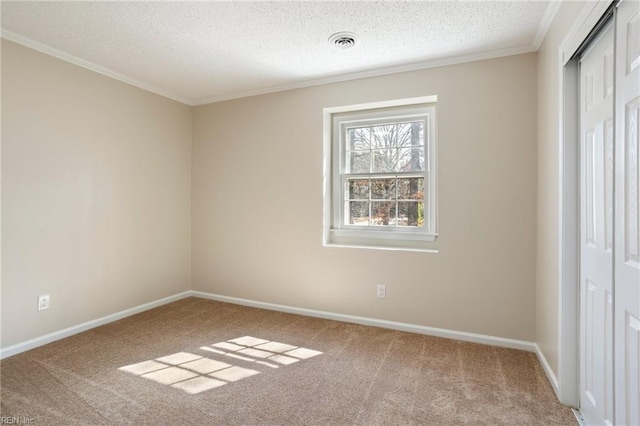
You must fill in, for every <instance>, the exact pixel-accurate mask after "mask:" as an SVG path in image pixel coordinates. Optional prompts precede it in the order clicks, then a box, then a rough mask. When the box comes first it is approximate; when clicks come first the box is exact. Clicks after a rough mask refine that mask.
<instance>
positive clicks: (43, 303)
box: [38, 294, 51, 311]
mask: <svg viewBox="0 0 640 426" xmlns="http://www.w3.org/2000/svg"><path fill="white" fill-rule="evenodd" d="M50 302H51V300H50V298H49V295H48V294H43V295H42V296H38V311H44V310H45V309H49V304H50Z"/></svg>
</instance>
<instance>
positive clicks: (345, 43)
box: [329, 32, 356, 49]
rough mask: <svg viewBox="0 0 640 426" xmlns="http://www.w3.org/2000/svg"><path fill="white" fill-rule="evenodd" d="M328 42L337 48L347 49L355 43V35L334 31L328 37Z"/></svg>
mask: <svg viewBox="0 0 640 426" xmlns="http://www.w3.org/2000/svg"><path fill="white" fill-rule="evenodd" d="M329 43H330V44H333V45H334V46H336V47H337V48H338V49H349V48H351V47H353V46H355V44H356V35H355V34H354V33H347V32H341V33H335V34H334V35H332V36H331V37H329Z"/></svg>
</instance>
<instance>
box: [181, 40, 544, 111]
mask: <svg viewBox="0 0 640 426" xmlns="http://www.w3.org/2000/svg"><path fill="white" fill-rule="evenodd" d="M537 50H538V49H537V48H536V47H535V46H533V45H525V46H518V47H510V48H507V49H498V50H489V51H485V52H479V53H472V54H468V55H460V56H451V57H445V58H437V59H431V60H428V61H420V62H413V63H410V64H405V65H397V66H392V67H384V68H377V69H373V70H368V71H358V72H353V73H346V74H337V75H332V76H328V77H321V78H315V79H310V80H304V81H299V82H295V83H290V84H283V85H279V86H272V87H268V88H265V89H256V90H248V91H243V92H237V93H231V94H228V95H222V96H213V97H209V98H202V99H198V100H195V101H194V102H193V105H205V104H212V103H216V102H222V101H228V100H232V99H238V98H247V97H249V96H257V95H265V94H268V93H275V92H283V91H285V90H293V89H302V88H305V87H312V86H320V85H323V84H331V83H341V82H344V81H350V80H359V79H362V78H370V77H380V76H384V75H390V74H399V73H403V72H410V71H419V70H424V69H429V68H437V67H443V66H447V65H457V64H463V63H467V62H477V61H483V60H487V59H495V58H501V57H504V56H513V55H520V54H524V53H531V52H535V51H537Z"/></svg>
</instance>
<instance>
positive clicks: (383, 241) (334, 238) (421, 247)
mask: <svg viewBox="0 0 640 426" xmlns="http://www.w3.org/2000/svg"><path fill="white" fill-rule="evenodd" d="M437 239H438V236H437V235H436V234H418V233H408V232H376V231H366V230H352V229H332V230H330V231H329V235H328V236H327V238H325V243H324V245H325V246H327V247H351V248H364V249H377V250H395V251H413V252H428V253H437V252H438V241H437Z"/></svg>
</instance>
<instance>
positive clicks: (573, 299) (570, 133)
mask: <svg viewBox="0 0 640 426" xmlns="http://www.w3.org/2000/svg"><path fill="white" fill-rule="evenodd" d="M560 55H562V52H560ZM561 63H562V62H561ZM578 86H579V75H578V63H577V61H573V62H569V63H567V64H566V65H565V66H562V68H561V70H560V81H559V93H560V110H559V112H560V117H559V123H560V128H559V132H560V134H559V138H560V139H559V140H560V143H559V150H560V152H559V155H558V159H559V162H558V167H559V169H560V170H559V176H560V182H559V184H560V187H559V191H558V197H559V200H558V202H559V212H558V215H559V223H558V227H559V229H558V231H559V232H558V246H559V250H558V254H559V257H560V258H559V260H558V262H559V268H558V273H559V275H558V380H559V386H558V394H557V395H558V399H559V400H560V402H562V403H563V404H566V405H571V406H574V407H577V406H578V404H579V389H578V380H579V371H578V365H579V364H578V359H579V353H578V340H579V339H578V337H579V332H578V330H579V319H578V315H579V294H578V288H579V280H580V270H579V265H580V245H579V242H580V241H579V239H580V230H579V224H580V221H579V212H580V210H579V201H580V200H579V194H580V186H579V183H580V181H579V169H580V164H579V146H578V145H579V144H578V138H579V129H578V123H579V105H578V96H579V87H578Z"/></svg>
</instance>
